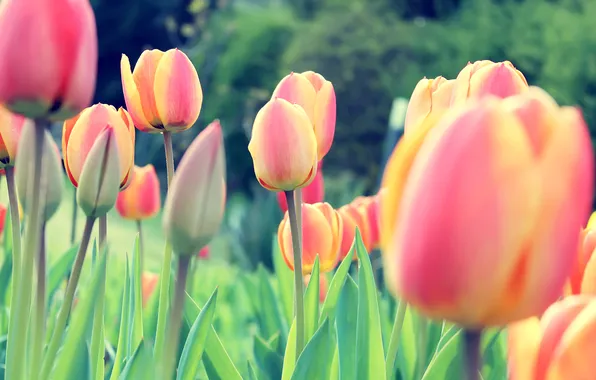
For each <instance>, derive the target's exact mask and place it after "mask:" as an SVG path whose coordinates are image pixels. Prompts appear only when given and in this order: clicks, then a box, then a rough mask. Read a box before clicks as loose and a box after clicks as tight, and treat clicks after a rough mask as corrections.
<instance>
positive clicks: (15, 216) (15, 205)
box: [6, 166, 21, 302]
mask: <svg viewBox="0 0 596 380" xmlns="http://www.w3.org/2000/svg"><path fill="white" fill-rule="evenodd" d="M6 185H7V188H8V203H9V205H10V226H11V233H12V289H11V302H13V301H12V300H16V299H17V293H16V292H17V289H18V288H19V285H18V283H19V276H20V269H21V225H20V224H21V221H20V219H21V216H20V214H19V200H18V198H17V190H16V185H15V182H14V167H12V166H11V167H8V168H6Z"/></svg>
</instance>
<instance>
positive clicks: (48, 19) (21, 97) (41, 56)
mask: <svg viewBox="0 0 596 380" xmlns="http://www.w3.org/2000/svg"><path fill="white" fill-rule="evenodd" d="M0 35H1V36H2V38H1V39H0V56H1V57H2V60H0V77H2V78H3V80H2V81H0V103H2V104H5V105H6V106H7V107H8V108H9V109H11V110H12V111H14V112H16V113H20V114H23V115H25V116H27V117H29V118H51V119H55V120H64V119H66V118H69V117H71V116H73V115H76V114H77V113H78V112H79V111H81V110H82V109H83V108H85V107H86V106H88V105H89V103H91V100H92V99H93V94H94V92H95V78H96V75H97V74H96V73H97V34H96V27H95V17H94V15H93V10H92V8H91V5H90V4H89V1H87V0H78V1H72V0H37V1H34V2H32V1H15V0H12V1H5V2H3V3H2V9H1V11H0Z"/></svg>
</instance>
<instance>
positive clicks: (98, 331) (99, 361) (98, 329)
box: [91, 215, 108, 380]
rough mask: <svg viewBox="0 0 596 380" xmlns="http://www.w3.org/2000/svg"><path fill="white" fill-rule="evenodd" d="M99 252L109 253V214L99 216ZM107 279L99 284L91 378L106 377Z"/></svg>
mask: <svg viewBox="0 0 596 380" xmlns="http://www.w3.org/2000/svg"><path fill="white" fill-rule="evenodd" d="M98 222H99V254H100V255H102V254H104V255H105V254H107V251H106V250H105V246H106V239H107V235H108V218H107V215H104V216H101V217H99V220H98ZM105 292H106V282H105V279H104V280H103V281H102V282H101V283H100V284H99V292H98V295H97V299H98V301H99V303H98V304H96V305H95V311H94V313H93V330H92V331H91V378H92V379H97V380H103V378H104V366H105V364H104V361H103V358H104V356H105V347H104V326H103V319H104V307H105Z"/></svg>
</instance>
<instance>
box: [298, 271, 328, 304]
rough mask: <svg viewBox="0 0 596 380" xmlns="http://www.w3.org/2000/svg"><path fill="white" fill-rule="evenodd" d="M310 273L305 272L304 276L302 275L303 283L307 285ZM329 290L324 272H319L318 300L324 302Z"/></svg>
mask: <svg viewBox="0 0 596 380" xmlns="http://www.w3.org/2000/svg"><path fill="white" fill-rule="evenodd" d="M310 279H311V277H310V274H307V275H306V276H304V285H305V286H308V283H309V282H310ZM328 290H329V280H327V276H325V275H324V274H321V275H320V276H319V302H320V303H323V302H325V298H326V297H327V291H328Z"/></svg>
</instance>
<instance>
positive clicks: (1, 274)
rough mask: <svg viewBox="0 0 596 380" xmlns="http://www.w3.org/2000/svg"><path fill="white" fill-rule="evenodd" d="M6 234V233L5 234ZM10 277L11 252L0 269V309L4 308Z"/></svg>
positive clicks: (5, 257)
mask: <svg viewBox="0 0 596 380" xmlns="http://www.w3.org/2000/svg"><path fill="white" fill-rule="evenodd" d="M5 234H6V232H5ZM11 277H12V252H11V253H10V254H7V255H5V256H4V261H3V262H2V267H0V307H2V306H6V296H7V294H8V290H9V287H10V279H11Z"/></svg>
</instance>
